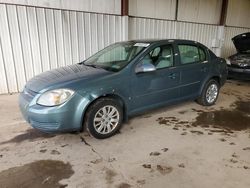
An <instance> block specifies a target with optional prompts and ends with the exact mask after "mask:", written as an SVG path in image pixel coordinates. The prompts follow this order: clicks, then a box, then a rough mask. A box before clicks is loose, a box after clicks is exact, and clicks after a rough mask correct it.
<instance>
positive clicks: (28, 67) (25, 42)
mask: <svg viewBox="0 0 250 188" xmlns="http://www.w3.org/2000/svg"><path fill="white" fill-rule="evenodd" d="M17 15H18V22H19V29H20V37H21V45H22V52H23V60H24V67H25V74H26V79H27V80H29V79H30V78H32V77H33V76H34V67H33V61H32V53H31V44H30V35H29V29H28V18H27V12H26V7H24V6H17Z"/></svg>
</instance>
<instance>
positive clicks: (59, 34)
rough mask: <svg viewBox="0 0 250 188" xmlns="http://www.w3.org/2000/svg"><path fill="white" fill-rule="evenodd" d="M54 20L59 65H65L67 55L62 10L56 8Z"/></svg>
mask: <svg viewBox="0 0 250 188" xmlns="http://www.w3.org/2000/svg"><path fill="white" fill-rule="evenodd" d="M54 20H55V37H56V38H55V40H56V49H57V62H58V67H62V66H65V65H66V63H65V55H64V40H63V38H64V37H63V23H62V22H63V21H62V11H61V10H54Z"/></svg>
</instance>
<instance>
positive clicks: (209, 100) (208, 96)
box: [197, 79, 220, 106]
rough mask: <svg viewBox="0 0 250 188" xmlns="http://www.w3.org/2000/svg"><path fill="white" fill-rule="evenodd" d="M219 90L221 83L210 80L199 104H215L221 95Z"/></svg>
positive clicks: (199, 99)
mask: <svg viewBox="0 0 250 188" xmlns="http://www.w3.org/2000/svg"><path fill="white" fill-rule="evenodd" d="M219 90H220V87H219V83H218V82H217V81H216V80H214V79H211V80H209V81H208V82H207V83H206V85H205V86H204V88H203V90H202V93H201V96H200V97H199V98H198V99H197V102H198V103H199V104H201V105H203V106H211V105H213V104H215V102H216V101H217V98H218V95H219Z"/></svg>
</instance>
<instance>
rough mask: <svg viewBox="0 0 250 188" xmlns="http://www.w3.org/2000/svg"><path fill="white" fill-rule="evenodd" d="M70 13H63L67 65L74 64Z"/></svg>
mask: <svg viewBox="0 0 250 188" xmlns="http://www.w3.org/2000/svg"><path fill="white" fill-rule="evenodd" d="M69 22H70V19H69V11H62V25H63V41H64V55H65V56H64V57H65V64H66V65H71V64H72V52H71V50H72V49H71V34H70V23H69Z"/></svg>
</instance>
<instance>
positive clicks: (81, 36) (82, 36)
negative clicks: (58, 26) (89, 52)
mask: <svg viewBox="0 0 250 188" xmlns="http://www.w3.org/2000/svg"><path fill="white" fill-rule="evenodd" d="M83 15H84V14H83V13H82V12H78V13H77V25H78V27H77V29H78V31H77V32H78V47H79V59H80V61H83V60H84V59H85V58H86V55H85V31H84V17H83Z"/></svg>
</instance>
